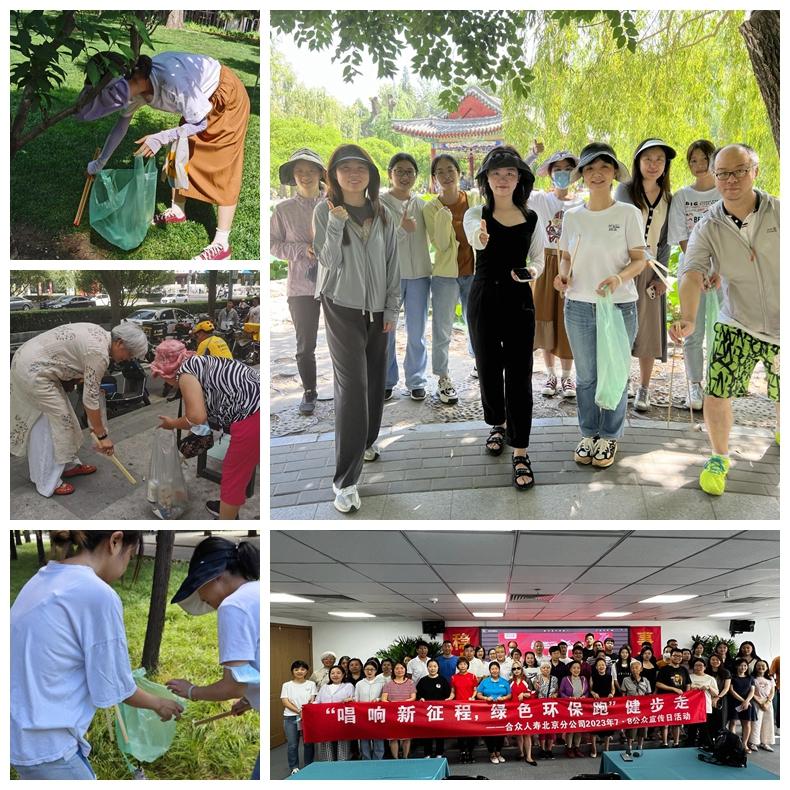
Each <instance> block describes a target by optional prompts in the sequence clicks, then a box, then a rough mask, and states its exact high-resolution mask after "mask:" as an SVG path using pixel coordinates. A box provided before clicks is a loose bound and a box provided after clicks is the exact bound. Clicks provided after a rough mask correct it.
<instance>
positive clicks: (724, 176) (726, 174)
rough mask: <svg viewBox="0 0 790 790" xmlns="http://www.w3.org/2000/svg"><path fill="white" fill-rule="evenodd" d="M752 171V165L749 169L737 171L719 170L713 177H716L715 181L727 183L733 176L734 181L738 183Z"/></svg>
mask: <svg viewBox="0 0 790 790" xmlns="http://www.w3.org/2000/svg"><path fill="white" fill-rule="evenodd" d="M753 169H754V165H750V166H749V167H741V168H738V170H720V171H719V172H718V173H714V174H713V175H715V176H716V180H717V181H729V180H730V176H734V177H735V180H736V181H740V180H741V179H742V178H743V177H744V176H745V175H746V174H747V173H750V172H751V171H752V170H753Z"/></svg>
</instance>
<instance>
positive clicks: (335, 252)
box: [313, 200, 400, 323]
mask: <svg viewBox="0 0 790 790" xmlns="http://www.w3.org/2000/svg"><path fill="white" fill-rule="evenodd" d="M384 211H385V212H387V222H386V223H384V222H382V219H381V217H379V216H376V217H374V219H373V224H372V225H371V227H370V233H369V235H368V238H367V241H364V240H363V238H362V232H361V229H360V228H359V226H358V225H357V224H356V222H354V221H353V220H352V219H348V220H346V221H344V220H341V219H338V218H337V217H334V216H332V215H331V214H330V213H329V206H328V205H327V202H326V200H323V201H321V202H320V203H319V204H318V205H317V206H316V207H315V211H314V212H313V232H314V238H313V249H314V250H315V254H316V257H317V258H318V279H317V281H316V285H315V295H316V298H318V297H319V296H321V294H323V295H325V296H327V297H328V298H329V299H331V300H332V301H333V302H334V303H335V304H338V305H340V306H341V307H350V308H353V309H356V310H361V311H362V312H365V313H381V312H382V311H383V312H384V323H387V322H389V323H394V322H395V321H396V320H397V317H398V310H399V307H400V304H399V300H400V267H399V265H398V242H397V228H398V223H397V221H396V220H395V218H394V217H393V216H392V214H391V213H390V212H389V209H387V208H385V209H384ZM344 227H345V228H346V229H347V231H348V233H347V235H348V239H349V244H346V245H344V244H343V228H344ZM370 320H371V321H372V320H373V317H372V316H371V319H370Z"/></svg>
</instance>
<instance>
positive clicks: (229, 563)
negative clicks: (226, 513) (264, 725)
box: [166, 536, 315, 779]
mask: <svg viewBox="0 0 790 790" xmlns="http://www.w3.org/2000/svg"><path fill="white" fill-rule="evenodd" d="M260 575H261V561H260V555H259V553H258V549H257V548H256V547H255V546H254V545H253V544H252V543H250V542H248V541H242V542H241V543H239V544H238V546H237V545H236V544H235V543H233V542H232V541H230V540H226V539H225V538H220V537H215V536H213V537H210V538H206V539H205V540H203V541H201V542H200V543H198V545H197V546H196V547H195V551H194V552H193V554H192V558H191V559H190V561H189V573H188V574H187V577H186V579H184V582H183V583H182V585H181V587H179V589H178V591H177V592H176V594H175V595H174V596H173V600H172V601H171V603H177V604H178V605H179V606H180V607H181V608H182V609H183V610H184V611H185V612H187V613H188V614H191V615H195V616H199V615H203V614H211V613H213V612H214V611H216V612H217V642H218V646H219V663H220V665H221V666H222V668H223V671H222V677H221V678H220V679H219V680H218V681H217V682H216V683H211V684H210V685H208V686H196V685H195V684H194V683H192V682H190V681H189V680H186V679H183V678H178V679H173V680H168V681H167V684H166V685H167V687H168V688H169V689H170V691H172V692H173V693H174V694H177V695H178V696H179V697H184V698H186V699H190V700H209V701H211V702H221V701H224V700H231V699H235V700H236V702H234V704H233V706H232V708H231V710H232V711H233V713H234V714H235V715H236V716H241V715H242V714H243V713H246V712H247V711H249V710H257V711H260V709H261V678H260V671H261V634H260V629H261V617H260V614H261V583H260V581H259V579H260ZM309 682H310V683H311V684H312V681H309ZM313 687H314V688H315V684H313ZM260 759H261V758H260V754H259V755H258V759H257V760H256V762H255V767H254V768H253V772H252V776H251V777H250V778H251V779H258V778H259V774H260Z"/></svg>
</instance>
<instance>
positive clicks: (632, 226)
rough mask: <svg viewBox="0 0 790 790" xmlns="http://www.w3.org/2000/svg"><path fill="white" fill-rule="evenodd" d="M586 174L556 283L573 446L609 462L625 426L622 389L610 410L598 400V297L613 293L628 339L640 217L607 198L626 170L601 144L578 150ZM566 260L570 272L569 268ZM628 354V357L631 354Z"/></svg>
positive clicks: (639, 257)
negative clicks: (574, 415) (570, 366)
mask: <svg viewBox="0 0 790 790" xmlns="http://www.w3.org/2000/svg"><path fill="white" fill-rule="evenodd" d="M579 176H581V177H582V178H583V179H584V183H585V185H586V186H587V188H588V189H589V191H590V199H589V201H588V202H587V203H586V204H585V205H583V206H578V207H577V208H572V209H570V210H568V211H566V212H565V216H564V217H563V222H562V236H561V238H560V248H561V250H562V251H563V253H562V262H561V264H560V273H559V274H558V275H557V277H556V278H555V281H554V287H555V288H557V290H559V291H562V292H563V293H564V294H565V329H566V331H567V332H568V339H569V340H570V343H571V349H572V350H573V358H574V360H575V362H576V393H577V398H576V401H577V412H578V419H579V429H580V431H581V434H582V438H581V441H580V442H579V444H578V446H577V447H576V450H575V452H574V455H573V457H574V460H575V461H576V462H577V463H580V464H590V463H592V464H593V465H594V466H600V467H607V466H611V465H612V463H614V457H615V453H616V452H617V439H619V438H620V436H622V433H623V428H624V425H625V412H626V405H627V392H626V389H625V388H623V396H622V398H621V399H620V403H619V404H618V406H617V408H616V409H615V410H614V411H609V410H606V409H601V408H599V407H598V406H597V405H596V403H595V390H596V387H597V385H598V372H597V367H596V353H597V340H596V312H595V310H596V307H595V306H596V300H597V298H598V296H603V295H604V294H605V293H607V292H608V293H610V294H612V299H613V301H614V305H615V308H616V309H617V310H619V311H620V312H621V313H622V316H623V320H624V322H625V327H626V332H627V333H628V338H629V340H630V341H631V342H633V339H634V337H636V331H637V312H636V301H637V293H636V286H635V284H634V282H633V280H634V277H636V276H637V275H638V274H639V272H641V271H642V269H643V268H644V267H645V254H644V244H645V242H644V228H643V225H642V216H641V214H640V213H639V210H638V209H637V208H635V207H634V206H628V205H626V204H624V203H618V202H617V201H616V200H614V198H612V191H611V190H612V182H613V181H614V180H615V178H616V179H618V181H623V180H626V179H627V178H628V169H627V168H626V167H625V165H624V164H623V163H622V162H620V161H619V160H618V159H617V156H616V155H615V153H614V151H613V150H612V148H611V146H609V145H607V144H606V143H590V144H589V145H586V146H585V147H584V148H583V149H582V151H581V154H580V156H579V165H578V167H577V168H576V169H575V170H574V171H573V174H572V175H571V179H572V180H573V179H574V178H579ZM571 266H572V267H573V268H572V271H571ZM629 360H630V356H629Z"/></svg>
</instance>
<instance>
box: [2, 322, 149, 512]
mask: <svg viewBox="0 0 790 790" xmlns="http://www.w3.org/2000/svg"><path fill="white" fill-rule="evenodd" d="M147 351H148V340H147V339H146V337H145V335H144V334H143V332H142V330H141V329H140V328H139V327H138V326H137V325H136V324H131V323H125V324H121V325H119V326H116V327H115V328H114V329H113V330H112V331H111V332H108V331H107V330H106V329H102V328H101V327H100V326H99V325H98V324H88V323H84V324H83V323H76V324H66V325H64V326H58V327H55V328H54V329H49V330H47V331H46V332H42V333H41V334H40V335H36V337H34V338H32V339H31V340H28V341H27V343H24V344H23V345H22V346H20V348H19V349H18V351H17V352H16V354H14V360H13V362H12V363H11V453H12V455H16V456H24V455H27V459H28V465H29V469H30V480H31V482H33V483H34V484H35V486H36V490H37V491H38V493H39V494H41V495H42V496H45V497H50V496H52V495H53V494H56V495H64V494H71V493H73V491H74V486H73V485H72V484H71V483H67V482H64V480H65V479H67V478H72V477H76V476H78V475H90V474H93V473H94V472H95V471H96V467H95V466H89V465H87V464H83V463H82V462H81V461H80V460H79V458H77V452H78V451H79V449H80V447H81V446H82V440H83V436H82V428H81V427H80V423H79V420H78V419H77V415H76V414H75V413H74V409H73V408H72V405H71V403H70V402H69V399H68V396H67V395H66V390H67V389H73V388H74V384H75V383H76V382H77V381H82V382H84V386H83V391H82V403H83V406H84V408H85V415H86V417H87V419H88V426H89V427H90V429H91V431H92V432H93V433H94V434H95V436H96V438H97V439H98V448H97V449H98V450H99V452H102V453H104V454H105V455H112V453H113V443H112V441H111V440H110V438H109V436H108V435H107V427H106V425H105V420H104V417H103V416H102V405H103V402H102V400H101V399H102V398H103V397H104V396H103V394H102V392H101V386H100V385H101V380H102V376H104V374H105V373H106V372H107V368H108V366H109V364H110V360H111V359H112V361H113V362H124V361H126V360H129V359H132V358H134V357H138V358H139V357H143V356H144V355H145V353H146V352H147Z"/></svg>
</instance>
